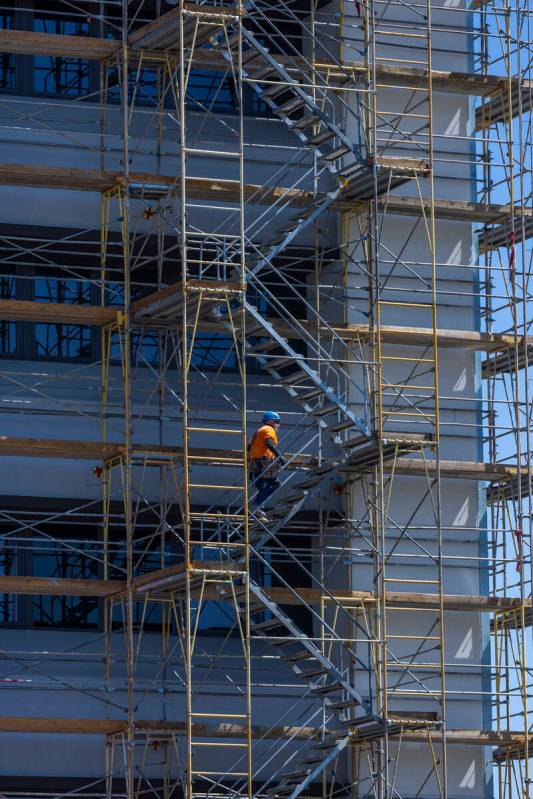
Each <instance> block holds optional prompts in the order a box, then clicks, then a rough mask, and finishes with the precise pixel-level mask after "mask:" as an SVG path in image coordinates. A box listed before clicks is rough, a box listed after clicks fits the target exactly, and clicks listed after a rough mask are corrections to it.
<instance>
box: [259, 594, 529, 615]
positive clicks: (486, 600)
mask: <svg viewBox="0 0 533 799" xmlns="http://www.w3.org/2000/svg"><path fill="white" fill-rule="evenodd" d="M265 590H266V592H267V593H268V595H269V596H270V597H271V598H272V599H273V600H274V601H275V602H277V603H279V604H282V605H294V604H299V603H300V600H297V599H296V598H295V596H294V594H293V593H292V591H290V590H289V589H288V588H268V589H265ZM295 591H297V593H298V594H299V596H300V597H302V598H303V599H304V600H305V601H306V602H308V603H309V604H312V605H318V604H320V603H321V602H322V601H324V602H325V603H326V605H328V604H332V603H333V602H334V601H335V602H339V603H340V604H341V605H343V606H344V607H351V608H363V607H365V606H368V605H373V604H375V601H376V600H375V596H374V595H373V594H372V592H370V591H337V590H336V589H334V588H332V589H331V590H330V592H329V593H330V596H328V595H327V594H326V595H325V596H324V591H322V590H321V589H319V588H295ZM331 597H333V599H332V598H331ZM386 601H387V607H389V608H397V609H402V608H406V609H409V610H410V609H418V610H420V609H424V610H438V609H439V596H438V594H424V593H420V592H416V591H405V592H403V591H387V592H386ZM524 605H525V607H528V608H529V607H531V600H529V599H527V600H525V602H524ZM518 607H521V603H520V599H515V598H513V597H500V596H475V595H461V594H446V596H445V597H444V608H445V610H450V611H460V612H472V613H493V612H495V611H501V610H513V609H515V608H518Z"/></svg>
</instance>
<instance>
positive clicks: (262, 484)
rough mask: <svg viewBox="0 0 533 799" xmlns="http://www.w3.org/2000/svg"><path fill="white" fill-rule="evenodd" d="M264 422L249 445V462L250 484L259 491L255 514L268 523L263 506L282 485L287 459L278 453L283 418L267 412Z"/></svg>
mask: <svg viewBox="0 0 533 799" xmlns="http://www.w3.org/2000/svg"><path fill="white" fill-rule="evenodd" d="M262 421H263V424H262V425H261V427H260V428H259V430H257V431H256V432H255V433H254V435H253V437H252V440H251V441H250V443H249V444H248V460H249V472H250V482H251V483H253V485H254V488H256V489H257V496H256V497H255V505H254V513H255V516H256V517H257V518H259V519H260V520H261V521H266V519H267V518H268V517H267V515H266V513H265V511H264V509H263V505H264V504H265V502H266V501H267V499H268V498H269V496H270V495H271V494H272V493H273V492H274V491H275V490H276V488H278V486H279V485H280V481H279V478H278V474H279V471H280V469H281V467H282V466H283V465H284V464H285V459H284V458H283V456H282V455H280V453H279V451H278V430H279V426H280V424H281V416H280V415H279V413H276V411H266V413H264V414H263V420H262Z"/></svg>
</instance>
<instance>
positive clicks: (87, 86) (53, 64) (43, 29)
mask: <svg viewBox="0 0 533 799" xmlns="http://www.w3.org/2000/svg"><path fill="white" fill-rule="evenodd" d="M33 29H34V31H37V32H38V33H52V34H59V35H61V36H84V35H87V34H88V33H89V23H88V22H87V21H84V20H81V19H76V20H69V19H63V18H61V17H57V18H53V17H52V18H48V17H43V16H35V17H34V22H33ZM33 89H34V91H35V93H36V94H45V95H51V96H58V95H59V96H66V97H80V96H82V95H85V94H89V92H90V91H91V74H90V62H89V61H85V60H84V59H82V58H62V57H61V58H60V57H55V56H46V55H37V56H34V59H33Z"/></svg>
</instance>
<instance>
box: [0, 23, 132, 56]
mask: <svg viewBox="0 0 533 799" xmlns="http://www.w3.org/2000/svg"><path fill="white" fill-rule="evenodd" d="M120 49H121V44H120V42H117V41H113V40H112V39H100V38H97V37H94V36H65V35H61V34H55V33H37V32H34V31H21V30H7V29H5V28H4V29H2V30H0V52H2V53H13V54H16V55H49V56H58V57H60V58H84V59H87V60H91V61H100V60H103V59H106V58H111V57H112V56H113V55H115V54H116V53H118V51H119V50H120Z"/></svg>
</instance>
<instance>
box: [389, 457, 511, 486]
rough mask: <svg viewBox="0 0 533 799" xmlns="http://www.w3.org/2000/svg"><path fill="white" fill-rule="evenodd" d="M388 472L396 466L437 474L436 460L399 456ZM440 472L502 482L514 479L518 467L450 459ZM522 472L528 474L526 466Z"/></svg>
mask: <svg viewBox="0 0 533 799" xmlns="http://www.w3.org/2000/svg"><path fill="white" fill-rule="evenodd" d="M385 468H386V470H387V471H388V472H391V471H392V469H393V468H394V472H395V473H396V474H402V475H412V476H413V477H414V476H416V475H426V474H429V475H430V476H434V475H435V474H436V469H435V464H434V461H424V460H422V459H418V458H399V459H398V460H397V461H396V464H395V465H394V464H392V463H389V464H386V466H385ZM440 473H441V476H442V477H449V478H454V477H455V478H457V479H460V480H465V479H468V480H480V481H486V482H502V481H506V480H512V479H513V478H514V477H516V475H517V473H518V469H517V467H516V466H514V465H507V464H505V463H479V462H475V461H448V460H442V461H441V462H440ZM522 473H523V474H525V475H527V469H526V468H525V467H524V468H523V470H522Z"/></svg>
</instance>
